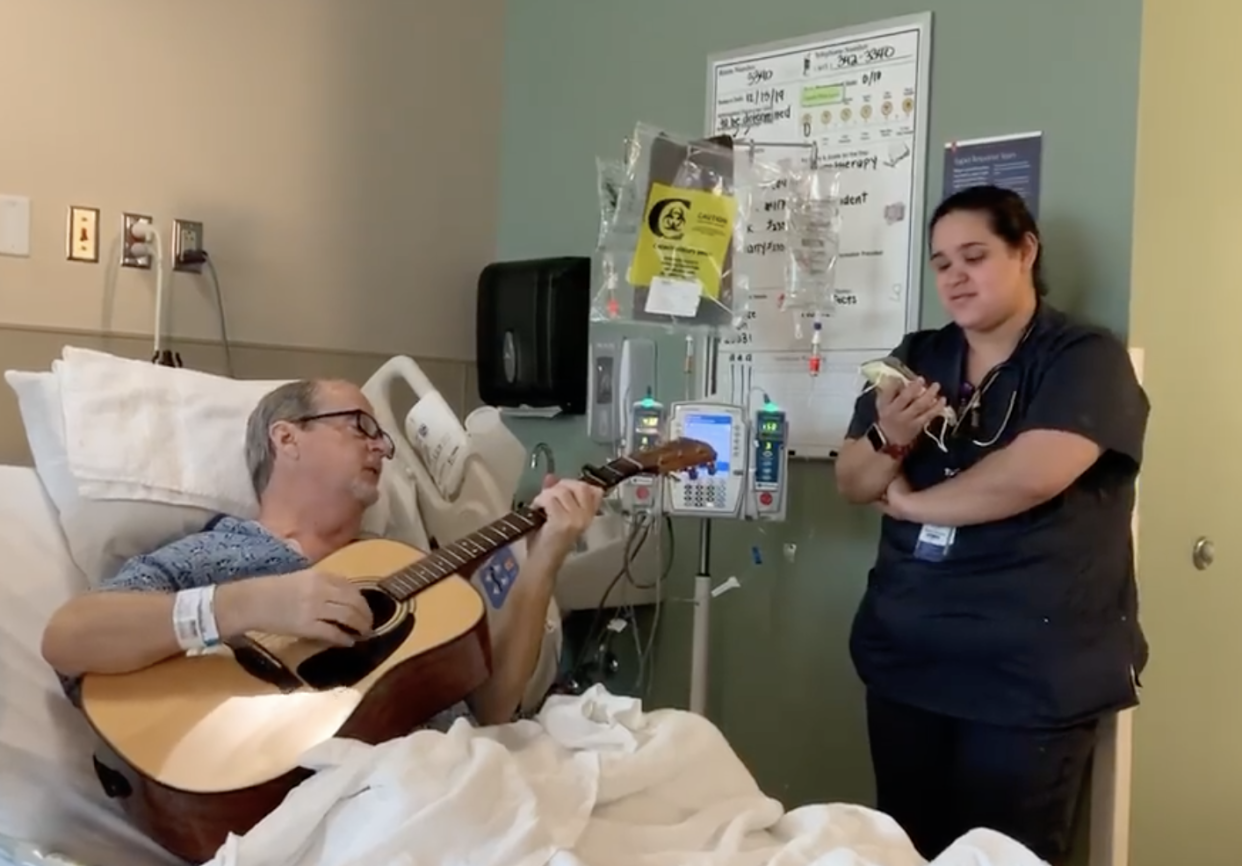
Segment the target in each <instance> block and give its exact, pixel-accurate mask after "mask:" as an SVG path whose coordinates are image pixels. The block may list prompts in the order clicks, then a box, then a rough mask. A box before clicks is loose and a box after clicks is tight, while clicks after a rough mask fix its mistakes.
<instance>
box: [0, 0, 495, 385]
mask: <svg viewBox="0 0 1242 866" xmlns="http://www.w3.org/2000/svg"><path fill="white" fill-rule="evenodd" d="M503 6H504V4H503V0H471V2H469V3H426V2H421V0H418V2H415V0H261V2H257V0H210V2H190V0H106V2H100V0H40V2H23V0H0V21H2V22H3V23H2V24H0V30H2V32H0V81H3V82H4V96H3V99H0V129H2V132H0V194H17V195H24V196H29V197H30V198H31V199H32V203H33V205H32V210H33V239H32V255H31V256H30V257H29V258H25V259H21V258H11V257H8V258H6V257H3V256H0V325H20V326H27V327H35V328H46V329H54V330H60V331H84V332H100V331H108V332H120V333H127V334H148V333H150V330H151V325H152V319H153V297H154V280H153V278H152V275H151V274H150V273H148V272H143V271H136V270H132V269H118V268H117V266H116V264H115V262H116V258H117V254H118V247H117V238H118V235H119V229H120V220H121V213H122V212H123V211H126V210H129V211H136V212H140V213H147V214H151V215H153V216H154V217H155V218H156V221H157V225H158V226H159V227H160V228H161V230H162V231H164V232H165V234H166V235H167V233H168V232H169V230H170V224H171V221H172V220H173V219H174V218H176V217H182V218H187V219H195V220H201V221H202V222H204V223H205V234H206V245H207V248H208V250H209V251H210V253H211V254H212V256H213V259H214V260H215V261H216V263H217V266H218V269H219V273H220V276H221V277H222V280H223V283H224V291H225V293H226V301H227V307H228V314H229V324H230V328H231V331H232V335H233V336H234V337H235V339H237V340H238V341H241V342H243V343H249V344H260V345H270V346H280V347H301V348H310V349H314V350H325V351H327V352H329V356H331V357H336V356H335V355H332V354H331V353H333V352H338V351H346V352H348V351H365V352H370V353H375V354H377V355H390V354H394V353H402V354H411V355H414V356H416V357H420V358H441V359H455V360H470V359H472V358H473V353H474V336H473V332H474V320H473V309H474V286H475V279H476V276H477V274H478V272H479V270H480V269H481V268H482V267H483V266H484V265H485V264H486V263H487V262H488V260H489V259H490V258H491V257H492V256H493V250H494V247H495V214H496V188H497V178H498V173H499V160H498V139H499V135H498V132H499V118H500V101H501V55H502V45H503ZM74 204H76V205H86V206H91V207H98V208H100V209H102V211H103V213H102V231H101V244H100V246H101V253H102V256H103V261H102V262H101V263H100V264H97V265H89V264H78V263H69V262H67V261H66V260H65V222H66V210H67V208H68V206H69V205H74ZM171 294H172V323H173V330H174V332H175V333H177V334H181V335H184V336H187V337H195V338H204V339H212V340H214V339H216V338H217V333H218V332H217V325H216V319H215V312H214V307H212V306H211V305H210V304H209V297H210V295H209V292H208V284H207V283H206V282H205V281H204V280H203V279H202V278H199V277H193V276H186V275H178V276H177V278H176V279H175V281H174V283H173V286H172V292H171ZM2 341H3V342H2V344H0V367H7V366H13V365H14V364H15V363H17V361H18V357H17V356H16V355H14V351H15V350H14V349H13V347H12V346H11V345H10V344H11V338H10V336H9V335H8V334H7V333H5V334H4V335H3V337H2ZM54 342H55V341H54ZM55 348H56V349H57V350H58V349H59V345H57V346H56V347H55ZM36 354H39V355H44V354H46V352H44V351H43V350H39V351H38V352H36ZM52 354H53V355H54V354H56V352H55V351H54V352H53V353H52ZM140 354H145V352H144V353H140ZM273 357H274V356H273ZM282 357H285V356H282ZM288 357H301V356H294V355H289V356H288ZM364 366H365V365H364Z"/></svg>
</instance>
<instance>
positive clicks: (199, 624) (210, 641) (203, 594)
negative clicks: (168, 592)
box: [173, 586, 220, 652]
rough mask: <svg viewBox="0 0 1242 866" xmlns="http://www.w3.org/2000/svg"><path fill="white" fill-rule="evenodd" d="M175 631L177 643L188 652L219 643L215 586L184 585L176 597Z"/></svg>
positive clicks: (174, 612)
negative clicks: (187, 587)
mask: <svg viewBox="0 0 1242 866" xmlns="http://www.w3.org/2000/svg"><path fill="white" fill-rule="evenodd" d="M173 632H174V633H175V634H176V636H177V645H178V646H180V647H181V648H182V649H183V650H185V651H186V652H192V651H194V650H202V649H207V648H208V647H214V646H217V645H218V644H219V643H220V628H219V626H218V625H217V624H216V588H215V586H201V587H196V588H194V589H183V590H181V591H180V592H178V593H177V595H176V598H174V600H173Z"/></svg>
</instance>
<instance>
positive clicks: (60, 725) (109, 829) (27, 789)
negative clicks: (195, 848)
mask: <svg viewBox="0 0 1242 866" xmlns="http://www.w3.org/2000/svg"><path fill="white" fill-rule="evenodd" d="M85 588H86V579H85V577H84V576H83V574H82V573H81V572H80V571H79V570H78V569H77V567H76V566H74V564H73V561H72V559H71V558H70V556H69V553H68V550H67V548H66V545H65V540H64V536H63V535H62V533H61V529H60V524H59V523H58V521H57V519H56V512H55V510H54V509H53V507H52V504H51V502H50V501H49V500H48V499H47V496H46V494H45V493H44V490H43V485H42V484H41V483H40V482H39V478H38V476H37V475H36V474H35V471H34V470H33V469H28V468H25V467H15V466H0V833H6V834H8V835H10V836H16V837H19V838H23V839H28V840H30V841H33V842H36V843H38V844H39V845H42V846H45V847H47V848H49V849H51V850H54V851H59V852H62V853H64V854H67V855H69V856H72V857H75V858H77V859H79V860H81V861H82V862H84V863H88V864H91V866H155V864H166V863H175V862H178V861H176V860H175V859H174V858H172V857H171V856H170V855H169V854H167V853H166V852H164V851H162V850H161V849H159V848H158V847H156V846H155V845H154V844H153V843H151V842H150V841H148V840H147V839H146V838H145V837H143V836H142V835H141V834H139V833H138V832H137V831H136V830H135V829H133V828H132V827H131V826H130V825H129V824H128V823H127V822H126V821H125V819H124V817H123V816H122V814H121V812H120V808H119V806H118V805H117V804H115V803H113V802H112V801H110V800H109V799H108V798H107V797H106V796H105V795H104V794H103V791H102V790H101V788H100V786H99V782H98V781H97V780H96V778H95V772H94V769H93V766H92V763H91V755H92V749H93V746H94V739H93V735H92V734H91V732H90V730H89V728H88V727H87V726H86V723H85V722H84V721H83V719H82V717H81V715H80V714H79V713H78V712H77V710H75V709H74V708H73V707H71V706H70V705H69V703H68V702H67V701H66V700H65V698H64V694H63V692H62V691H61V689H60V685H59V683H58V682H57V680H56V677H55V675H54V674H53V673H52V671H51V669H50V668H48V666H47V664H46V663H44V661H43V659H42V657H41V656H40V654H39V642H40V637H41V634H42V631H43V626H44V624H45V623H46V622H47V620H48V618H49V617H50V616H51V614H52V611H53V610H55V609H56V607H57V606H59V605H60V604H61V603H62V602H64V601H65V600H66V599H68V598H70V597H71V596H72V595H74V594H75V593H77V592H81V591H83V590H84V589H85Z"/></svg>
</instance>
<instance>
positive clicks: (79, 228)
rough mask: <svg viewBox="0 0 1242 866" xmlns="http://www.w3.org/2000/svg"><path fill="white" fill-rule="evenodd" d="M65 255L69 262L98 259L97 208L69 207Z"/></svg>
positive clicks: (96, 260)
mask: <svg viewBox="0 0 1242 866" xmlns="http://www.w3.org/2000/svg"><path fill="white" fill-rule="evenodd" d="M65 239H66V243H67V245H68V250H67V251H66V255H67V256H68V257H69V261H71V262H92V263H94V262H98V261H99V208H97V207H79V206H77V205H73V206H71V207H70V208H69V225H68V228H67V229H66V231H65Z"/></svg>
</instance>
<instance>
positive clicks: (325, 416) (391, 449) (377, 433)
mask: <svg viewBox="0 0 1242 866" xmlns="http://www.w3.org/2000/svg"><path fill="white" fill-rule="evenodd" d="M331 418H348V419H350V420H351V421H353V425H354V429H355V430H357V431H358V432H359V433H360V434H362V436H363V437H365V438H367V439H372V440H375V441H379V442H383V443H384V457H385V459H391V458H392V456H393V454H394V453H395V451H396V446H394V445H393V442H392V437H391V436H389V435H388V434H387V433H386V432H385V431H384V428H383V427H381V426H380V423H379V422H378V421H376V420H375V418H373V417H372V416H371V413H370V412H365V411H363V410H362V409H342V410H340V411H337V412H320V413H318V414H315V415H303V416H302V417H300V418H295V419H293V420H294V423H297V424H309V423H311V422H312V421H327V420H329V419H331Z"/></svg>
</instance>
